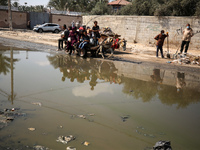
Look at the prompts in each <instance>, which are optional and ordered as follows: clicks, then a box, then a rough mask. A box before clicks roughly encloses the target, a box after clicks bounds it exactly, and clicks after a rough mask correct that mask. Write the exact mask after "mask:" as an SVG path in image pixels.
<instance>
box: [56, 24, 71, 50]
mask: <svg viewBox="0 0 200 150" xmlns="http://www.w3.org/2000/svg"><path fill="white" fill-rule="evenodd" d="M63 30H64V31H63V32H62V33H61V38H60V39H58V51H59V50H61V49H63V42H66V41H67V38H68V36H69V30H68V29H67V26H66V25H65V24H64V25H63Z"/></svg>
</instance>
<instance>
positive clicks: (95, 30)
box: [92, 21, 100, 45]
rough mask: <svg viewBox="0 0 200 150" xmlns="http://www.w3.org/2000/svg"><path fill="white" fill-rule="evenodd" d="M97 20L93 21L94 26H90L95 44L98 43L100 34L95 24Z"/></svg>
mask: <svg viewBox="0 0 200 150" xmlns="http://www.w3.org/2000/svg"><path fill="white" fill-rule="evenodd" d="M97 23H98V22H97V21H94V26H93V27H92V32H93V33H94V42H95V45H97V44H98V39H99V38H100V34H99V31H100V29H99V26H98V25H97Z"/></svg>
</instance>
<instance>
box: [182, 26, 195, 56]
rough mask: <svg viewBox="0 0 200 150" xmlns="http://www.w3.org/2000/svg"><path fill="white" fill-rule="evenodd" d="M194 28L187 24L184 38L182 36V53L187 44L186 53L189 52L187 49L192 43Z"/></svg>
mask: <svg viewBox="0 0 200 150" xmlns="http://www.w3.org/2000/svg"><path fill="white" fill-rule="evenodd" d="M193 35H194V34H193V30H192V28H190V24H187V25H186V28H185V29H184V30H183V38H182V44H181V50H180V53H182V52H183V49H184V46H185V54H187V50H188V47H189V44H190V40H191V37H192V36H193Z"/></svg>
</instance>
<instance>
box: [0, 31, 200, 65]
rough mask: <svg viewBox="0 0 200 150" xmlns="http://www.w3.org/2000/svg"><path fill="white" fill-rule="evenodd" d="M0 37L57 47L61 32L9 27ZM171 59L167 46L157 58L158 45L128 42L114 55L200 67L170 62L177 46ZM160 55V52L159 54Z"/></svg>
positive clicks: (144, 60)
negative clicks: (124, 47) (40, 31)
mask: <svg viewBox="0 0 200 150" xmlns="http://www.w3.org/2000/svg"><path fill="white" fill-rule="evenodd" d="M0 37H2V38H9V39H15V40H20V41H28V42H32V43H40V44H45V45H51V46H53V49H55V51H56V49H57V45H58V39H59V38H60V34H56V33H37V32H34V31H32V30H14V31H9V30H8V29H0ZM169 50H170V54H171V59H167V57H166V54H167V48H166V47H164V55H165V58H164V59H162V58H161V57H160V56H159V58H156V46H155V45H154V44H152V45H142V44H138V43H136V44H135V43H127V50H126V51H122V49H119V50H116V52H115V54H114V57H115V58H119V59H123V60H134V61H138V62H146V63H148V62H153V63H156V64H168V65H176V66H179V67H180V66H187V67H192V68H200V66H199V65H190V64H178V63H176V64H175V63H169V62H172V61H173V59H172V55H173V54H175V53H176V51H177V48H171V47H170V48H169ZM188 53H189V54H190V55H195V56H200V53H199V51H198V50H190V49H189V50H188ZM159 55H160V54H159Z"/></svg>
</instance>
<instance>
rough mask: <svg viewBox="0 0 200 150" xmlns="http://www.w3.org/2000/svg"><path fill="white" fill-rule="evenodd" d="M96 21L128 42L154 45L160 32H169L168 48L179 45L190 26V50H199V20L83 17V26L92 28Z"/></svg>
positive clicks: (148, 17)
mask: <svg viewBox="0 0 200 150" xmlns="http://www.w3.org/2000/svg"><path fill="white" fill-rule="evenodd" d="M94 20H97V21H98V24H99V26H100V27H107V26H109V27H111V29H112V30H113V31H114V32H116V33H118V34H120V35H122V37H123V38H125V39H127V40H128V42H137V43H143V44H150V45H152V46H153V45H154V44H155V40H154V37H155V36H156V35H157V34H159V33H160V31H161V30H165V32H169V44H170V47H174V48H177V47H178V46H180V44H181V40H182V34H183V30H184V29H185V28H186V24H188V23H189V24H190V25H191V28H192V29H193V32H194V36H193V37H192V40H191V43H190V49H200V19H199V18H196V17H173V16H170V17H168V16H165V17H155V16H83V24H84V25H86V26H93V21H94Z"/></svg>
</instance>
